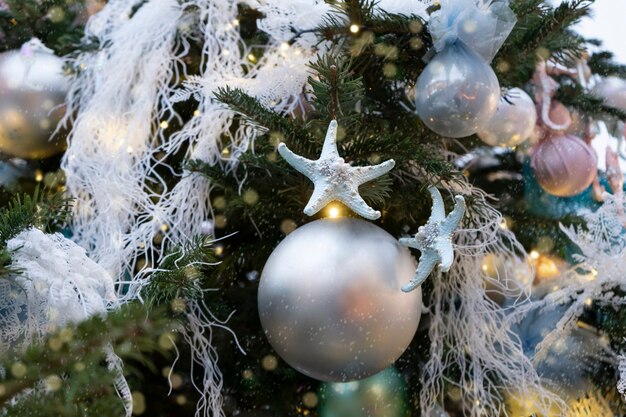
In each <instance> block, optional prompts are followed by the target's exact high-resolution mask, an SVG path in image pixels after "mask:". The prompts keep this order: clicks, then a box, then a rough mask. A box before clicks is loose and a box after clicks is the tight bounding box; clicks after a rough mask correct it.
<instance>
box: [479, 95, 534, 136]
mask: <svg viewBox="0 0 626 417" xmlns="http://www.w3.org/2000/svg"><path fill="white" fill-rule="evenodd" d="M536 122H537V110H536V109H535V103H534V102H533V100H532V99H531V98H530V96H529V95H528V94H526V92H525V91H524V90H522V89H520V88H512V89H510V90H509V91H508V92H507V93H506V95H505V96H504V97H502V98H501V99H500V104H498V109H497V110H496V112H495V114H494V115H493V116H492V117H491V119H489V120H488V121H487V122H486V123H485V124H484V125H482V126H480V127H479V128H478V131H477V133H478V137H479V138H480V139H482V141H483V142H485V143H486V144H487V145H490V146H502V147H510V146H517V145H519V144H520V143H522V142H524V141H525V140H526V139H528V138H529V137H530V136H531V135H532V134H533V130H534V129H535V123H536Z"/></svg>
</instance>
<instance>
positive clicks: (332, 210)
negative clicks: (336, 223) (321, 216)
mask: <svg viewBox="0 0 626 417" xmlns="http://www.w3.org/2000/svg"><path fill="white" fill-rule="evenodd" d="M326 217H330V218H331V219H336V218H338V217H341V208H340V207H339V206H338V205H335V204H331V205H330V206H328V208H327V209H326Z"/></svg>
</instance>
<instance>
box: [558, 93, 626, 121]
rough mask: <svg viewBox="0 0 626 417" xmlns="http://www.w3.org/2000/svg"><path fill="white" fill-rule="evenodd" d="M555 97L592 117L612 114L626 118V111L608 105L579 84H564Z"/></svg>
mask: <svg viewBox="0 0 626 417" xmlns="http://www.w3.org/2000/svg"><path fill="white" fill-rule="evenodd" d="M555 98H556V99H557V100H558V101H561V102H562V103H564V104H566V105H568V106H571V107H573V108H575V109H577V110H579V111H580V112H581V113H583V114H586V115H590V116H592V117H597V118H602V117H604V116H610V117H615V118H618V119H620V120H626V112H624V111H622V110H619V109H615V108H613V107H608V106H606V105H605V104H604V101H603V100H602V99H601V98H598V97H595V96H593V95H591V94H589V93H587V92H586V91H585V90H584V89H583V88H582V87H581V86H580V85H579V84H568V85H562V86H561V88H559V90H558V91H557V94H556V97H555Z"/></svg>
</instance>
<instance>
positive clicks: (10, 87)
mask: <svg viewBox="0 0 626 417" xmlns="http://www.w3.org/2000/svg"><path fill="white" fill-rule="evenodd" d="M66 91H67V81H66V79H65V77H64V75H63V60H62V59H61V58H59V57H57V56H55V55H53V54H52V53H51V52H48V51H47V50H46V49H45V47H43V46H42V45H41V42H39V41H37V40H32V41H30V42H28V43H27V44H25V45H24V46H23V47H22V49H21V51H9V52H5V53H2V54H0V152H2V153H5V154H7V155H10V156H14V157H18V158H24V159H39V158H47V157H49V156H52V155H54V154H56V153H58V152H60V151H61V150H63V147H64V145H65V141H64V139H63V138H61V137H56V138H52V139H51V137H50V136H51V134H52V132H53V131H54V129H55V128H56V125H57V124H58V122H59V121H60V120H61V117H62V116H63V113H64V108H63V106H62V104H63V102H64V100H65V92H66Z"/></svg>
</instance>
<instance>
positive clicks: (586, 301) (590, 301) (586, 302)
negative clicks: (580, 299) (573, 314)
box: [585, 298, 593, 307]
mask: <svg viewBox="0 0 626 417" xmlns="http://www.w3.org/2000/svg"><path fill="white" fill-rule="evenodd" d="M591 303H593V300H592V299H591V298H587V299H586V300H585V305H586V306H587V307H589V306H590V305H591Z"/></svg>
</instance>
